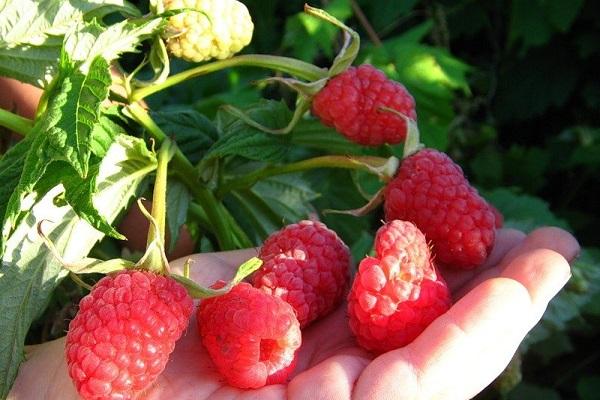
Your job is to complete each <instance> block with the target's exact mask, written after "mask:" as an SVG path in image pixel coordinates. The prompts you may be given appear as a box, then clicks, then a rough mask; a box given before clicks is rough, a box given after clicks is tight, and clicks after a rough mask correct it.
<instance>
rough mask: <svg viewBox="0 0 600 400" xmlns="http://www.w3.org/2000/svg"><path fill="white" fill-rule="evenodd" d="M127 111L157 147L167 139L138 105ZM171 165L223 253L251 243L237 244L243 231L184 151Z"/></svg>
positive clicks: (129, 107) (134, 104)
mask: <svg viewBox="0 0 600 400" xmlns="http://www.w3.org/2000/svg"><path fill="white" fill-rule="evenodd" d="M126 110H127V112H128V113H129V115H130V117H131V118H133V119H134V120H135V121H136V122H138V123H139V124H140V125H142V126H143V127H144V128H145V129H146V130H147V131H148V133H149V134H150V136H152V137H153V138H154V139H155V140H156V141H157V143H158V144H161V143H162V142H163V141H164V140H165V139H167V135H166V134H165V133H164V132H163V130H162V129H160V127H159V126H158V125H156V123H155V122H154V120H153V119H152V117H150V115H149V114H148V112H147V111H146V109H145V108H144V107H142V106H141V105H140V104H139V103H132V104H130V105H129V106H127V108H126ZM171 164H172V167H173V171H174V174H175V176H177V178H179V179H180V180H181V181H182V182H183V183H184V184H185V185H186V187H187V188H188V190H189V191H190V193H192V196H193V197H194V198H195V199H196V200H197V201H198V203H199V204H200V205H201V206H202V208H203V209H204V212H205V214H206V217H207V219H208V221H209V223H210V225H211V227H212V231H213V233H214V234H215V236H216V238H217V242H218V244H219V247H220V249H221V250H232V249H236V248H239V244H240V243H244V244H247V243H251V242H250V240H249V239H248V238H247V237H242V239H245V240H240V239H238V240H236V236H234V232H241V228H239V227H238V226H237V223H236V222H235V220H234V219H233V217H232V216H231V215H230V214H229V212H228V211H227V209H226V208H225V207H224V206H223V205H222V204H221V203H219V202H218V201H217V199H216V198H215V196H214V194H213V193H212V192H211V191H210V190H209V189H208V188H207V187H206V186H205V185H203V184H202V183H201V181H200V178H199V173H198V170H197V169H196V168H195V167H194V166H193V165H192V163H190V161H189V160H188V159H187V158H186V157H185V155H184V154H183V153H182V152H181V150H179V149H177V150H176V152H175V155H174V156H173V160H172V162H171ZM238 237H239V235H238Z"/></svg>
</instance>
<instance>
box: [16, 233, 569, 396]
mask: <svg viewBox="0 0 600 400" xmlns="http://www.w3.org/2000/svg"><path fill="white" fill-rule="evenodd" d="M578 253H579V245H578V243H577V241H576V240H575V239H574V238H573V236H571V235H570V234H569V233H567V232H565V231H563V230H560V229H557V228H540V229H538V230H535V231H533V232H531V233H530V234H529V235H527V236H526V235H525V234H523V233H521V232H519V231H515V230H510V229H501V230H499V231H498V235H497V241H496V245H495V247H494V250H493V252H492V254H491V255H490V257H489V259H488V261H487V263H486V264H485V265H484V266H482V267H480V268H479V269H477V270H476V271H442V274H443V275H444V277H445V278H446V280H447V282H448V284H449V286H450V288H451V290H452V292H453V295H454V305H453V306H452V307H451V309H450V310H449V311H448V312H447V313H445V314H444V315H442V316H440V317H439V318H438V319H436V320H435V321H434V322H433V323H432V324H431V325H430V326H429V327H428V328H427V329H426V330H425V331H424V332H423V333H422V334H421V335H420V336H419V337H418V338H417V339H416V340H415V341H414V342H412V343H411V344H409V345H407V346H405V347H403V348H400V349H396V350H393V351H390V352H388V353H385V354H382V355H380V356H378V357H373V356H372V355H371V354H369V353H368V352H366V351H364V350H363V349H361V348H359V347H358V346H357V345H356V344H355V342H354V339H353V337H352V335H351V333H350V331H349V328H348V324H347V319H346V304H345V303H344V304H342V305H341V306H340V307H339V308H338V309H337V310H336V311H335V312H334V313H332V314H331V315H329V316H328V317H326V318H323V319H321V320H319V321H317V322H315V323H314V324H312V325H311V326H310V327H308V328H307V329H306V330H304V332H303V344H302V347H301V350H300V353H299V356H298V357H299V359H298V366H297V368H296V370H295V372H294V374H293V375H292V377H291V380H290V381H289V383H288V384H287V385H284V384H279V385H271V386H266V387H264V388H261V389H258V390H240V389H236V388H233V387H230V386H228V385H227V384H226V383H225V382H224V381H223V379H222V378H221V377H220V376H219V374H218V373H217V372H216V370H215V369H214V367H213V366H212V364H211V361H210V359H209V358H208V355H207V353H206V351H205V350H204V349H203V347H202V346H201V345H200V342H199V339H198V335H197V328H196V323H195V320H192V321H191V322H190V326H189V328H188V331H187V333H186V334H185V335H184V336H183V337H182V338H181V339H180V341H179V342H178V343H177V346H176V349H175V351H174V353H173V354H172V356H171V360H170V361H169V363H168V365H167V367H166V369H165V371H164V372H163V374H162V375H161V376H160V378H159V380H158V382H156V384H155V385H154V386H153V387H152V388H151V389H150V390H149V391H148V392H147V393H145V395H144V397H143V398H145V399H152V400H154V399H164V398H171V399H178V400H182V399H194V400H200V399H211V400H219V399H266V400H269V399H285V398H289V399H294V400H296V399H313V400H314V399H336V400H343V399H350V398H354V399H372V400H385V399H400V400H408V399H410V400H418V399H427V400H434V399H444V400H452V399H457V400H463V399H469V398H471V397H473V396H475V395H476V394H477V393H479V392H480V391H481V390H483V389H484V388H485V387H486V386H487V385H489V384H490V383H491V382H492V381H493V379H494V378H495V377H497V376H498V375H499V374H500V373H501V372H502V370H503V369H504V367H505V366H506V365H507V364H508V362H509V360H510V359H511V357H512V355H513V354H514V352H515V351H516V349H517V347H518V345H519V343H520V342H521V341H522V340H523V338H524V336H525V335H526V334H527V332H529V330H531V329H532V328H533V326H534V325H535V324H536V323H537V322H538V321H539V320H540V318H541V317H542V314H543V312H544V310H545V309H546V307H547V305H548V302H549V301H550V300H551V299H552V298H553V297H554V296H555V295H556V294H557V293H558V291H560V290H561V288H562V287H563V286H564V285H565V283H566V282H567V281H568V279H569V278H570V267H569V262H570V261H572V260H573V259H575V258H576V257H577V255H578ZM255 255H256V250H254V249H249V250H239V251H234V252H223V253H210V254H197V255H194V256H192V257H191V258H192V259H193V260H194V263H193V264H192V268H191V269H192V277H193V278H194V279H195V280H196V281H198V282H199V283H201V284H204V285H210V284H212V283H213V282H214V281H215V280H217V279H227V278H230V277H231V276H232V275H233V272H234V269H235V266H237V265H239V264H240V263H241V262H243V261H245V260H247V259H248V258H250V257H252V256H255ZM183 261H184V260H183V259H180V260H177V261H175V262H174V263H173V264H172V268H173V269H174V270H175V271H180V270H181V267H182V265H183ZM333 332H335V334H332V333H333ZM76 398H77V394H76V392H75V389H74V386H73V384H72V382H71V380H70V378H69V377H68V375H67V370H66V364H65V357H64V338H63V339H58V340H55V341H52V342H48V343H44V344H42V345H38V346H32V347H30V348H28V349H27V361H26V362H25V363H23V364H22V366H21V369H20V371H19V375H18V377H17V380H16V382H15V384H14V386H13V389H12V392H11V393H10V395H9V396H8V399H11V400H20V399H65V400H67V399H76Z"/></svg>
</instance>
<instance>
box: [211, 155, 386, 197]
mask: <svg viewBox="0 0 600 400" xmlns="http://www.w3.org/2000/svg"><path fill="white" fill-rule="evenodd" d="M386 162H387V159H386V158H381V157H368V156H364V157H347V156H321V157H315V158H310V159H308V160H302V161H298V162H295V163H291V164H285V165H271V166H268V167H265V168H263V169H259V170H257V171H254V172H251V173H249V174H246V175H244V176H240V177H239V178H234V179H230V180H228V181H226V182H224V183H223V185H222V186H221V187H220V188H219V189H218V191H217V196H218V197H219V198H221V197H222V196H224V195H225V194H226V193H228V192H230V191H232V190H235V189H245V188H248V187H251V186H252V185H254V184H255V183H256V182H258V181H259V180H261V179H264V178H268V177H270V176H275V175H283V174H290V173H293V172H301V171H307V170H310V169H314V168H344V169H353V170H362V171H367V172H374V168H373V165H385V163H386Z"/></svg>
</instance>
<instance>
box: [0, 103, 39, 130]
mask: <svg viewBox="0 0 600 400" xmlns="http://www.w3.org/2000/svg"><path fill="white" fill-rule="evenodd" d="M0 125H1V126H3V127H5V128H8V129H9V130H10V131H12V132H17V133H20V134H21V135H23V136H27V135H28V134H29V133H30V132H31V129H32V128H33V121H32V120H30V119H28V118H24V117H21V116H20V115H17V114H14V113H11V112H10V111H6V110H4V109H2V108H0Z"/></svg>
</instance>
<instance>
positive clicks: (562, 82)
mask: <svg viewBox="0 0 600 400" xmlns="http://www.w3.org/2000/svg"><path fill="white" fill-rule="evenodd" d="M576 58H577V55H576V54H575V52H574V50H572V49H570V48H569V47H567V46H544V47H540V48H535V49H531V50H529V51H528V52H527V56H526V57H523V58H522V59H519V60H516V61H515V62H513V63H511V65H510V66H508V67H507V68H504V69H502V70H501V72H500V75H499V77H498V85H497V88H498V89H497V90H498V92H497V94H496V96H495V99H494V103H493V107H494V114H495V116H496V117H497V118H498V120H499V121H500V122H501V123H505V122H509V121H510V123H514V122H515V120H517V121H518V120H525V119H530V118H533V117H536V116H539V115H542V114H543V113H544V112H546V111H547V110H548V109H550V108H551V107H561V106H563V105H564V104H565V103H567V102H568V101H569V99H570V97H571V96H572V94H573V93H574V91H575V89H576V88H577V81H578V78H579V76H580V75H579V67H578V63H577V62H575V61H574V60H576Z"/></svg>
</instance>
